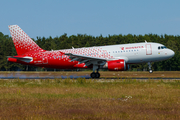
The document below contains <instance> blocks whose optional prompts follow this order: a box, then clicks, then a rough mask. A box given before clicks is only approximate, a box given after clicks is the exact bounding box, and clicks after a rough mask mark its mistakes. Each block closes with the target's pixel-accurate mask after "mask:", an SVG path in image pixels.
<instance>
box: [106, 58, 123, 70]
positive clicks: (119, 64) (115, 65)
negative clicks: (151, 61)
mask: <svg viewBox="0 0 180 120" xmlns="http://www.w3.org/2000/svg"><path fill="white" fill-rule="evenodd" d="M104 68H108V70H109V71H124V70H126V63H125V60H123V59H121V60H112V61H107V63H106V64H105V66H104Z"/></svg>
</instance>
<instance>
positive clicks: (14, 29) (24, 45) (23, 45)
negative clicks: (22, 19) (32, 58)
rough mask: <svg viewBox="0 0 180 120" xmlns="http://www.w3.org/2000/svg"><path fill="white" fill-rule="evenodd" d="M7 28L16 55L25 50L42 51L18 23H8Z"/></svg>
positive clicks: (21, 53)
mask: <svg viewBox="0 0 180 120" xmlns="http://www.w3.org/2000/svg"><path fill="white" fill-rule="evenodd" d="M9 30H10V33H11V36H12V39H13V42H14V46H15V48H16V52H17V54H18V55H23V54H24V53H26V52H33V51H44V50H43V49H41V48H40V47H39V46H38V45H37V44H36V43H35V42H34V41H33V40H32V39H31V38H30V37H29V36H28V35H27V34H26V33H25V32H24V31H23V30H22V29H21V28H20V27H19V26H18V25H9Z"/></svg>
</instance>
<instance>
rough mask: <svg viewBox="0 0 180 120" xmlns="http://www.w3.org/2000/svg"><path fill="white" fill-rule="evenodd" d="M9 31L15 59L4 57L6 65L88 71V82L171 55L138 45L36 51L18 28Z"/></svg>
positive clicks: (152, 45)
mask: <svg viewBox="0 0 180 120" xmlns="http://www.w3.org/2000/svg"><path fill="white" fill-rule="evenodd" d="M9 30H10V33H11V36H12V39H13V42H14V46H15V48H16V52H17V55H16V56H8V59H7V60H8V61H9V62H14V63H20V64H24V65H32V66H38V67H45V68H54V69H79V68H91V69H93V72H92V73H91V74H90V76H91V78H99V77H100V73H99V69H103V68H106V69H108V70H109V71H124V70H128V66H129V64H139V63H148V66H149V73H152V72H153V70H152V69H151V63H152V62H157V61H161V60H167V59H169V58H171V57H173V56H174V54H175V53H174V51H173V50H171V49H168V48H166V47H165V46H164V45H163V44H159V43H154V42H146V41H145V42H142V43H132V44H120V45H107V46H94V47H83V48H73V47H72V49H63V50H52V51H47V50H43V49H42V48H40V47H39V46H38V45H37V44H36V43H35V42H34V41H33V40H32V39H31V38H30V37H29V36H28V35H27V34H26V33H25V32H24V31H23V30H22V29H21V28H20V27H19V26H18V25H10V26H9Z"/></svg>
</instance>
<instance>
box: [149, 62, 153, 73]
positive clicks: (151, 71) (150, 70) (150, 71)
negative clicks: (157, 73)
mask: <svg viewBox="0 0 180 120" xmlns="http://www.w3.org/2000/svg"><path fill="white" fill-rule="evenodd" d="M148 66H149V73H153V70H152V69H151V62H148Z"/></svg>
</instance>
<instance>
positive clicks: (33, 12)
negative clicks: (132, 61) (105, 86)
mask: <svg viewBox="0 0 180 120" xmlns="http://www.w3.org/2000/svg"><path fill="white" fill-rule="evenodd" d="M0 3H1V6H0V32H2V33H3V34H5V35H10V33H9V29H8V25H13V24H17V25H19V26H20V27H21V28H22V29H23V30H24V31H25V32H26V33H27V34H28V35H29V36H30V37H31V38H35V39H36V37H37V36H39V37H43V36H44V37H46V38H47V37H49V36H52V37H56V36H61V35H63V34H64V33H67V35H68V36H70V35H77V34H87V35H92V36H99V35H100V34H102V35H103V36H108V35H114V34H116V35H118V34H123V35H127V34H136V35H140V34H141V35H144V34H149V33H152V34H158V35H161V34H168V35H180V7H179V6H180V0H111V1H110V0H1V1H0Z"/></svg>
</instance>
